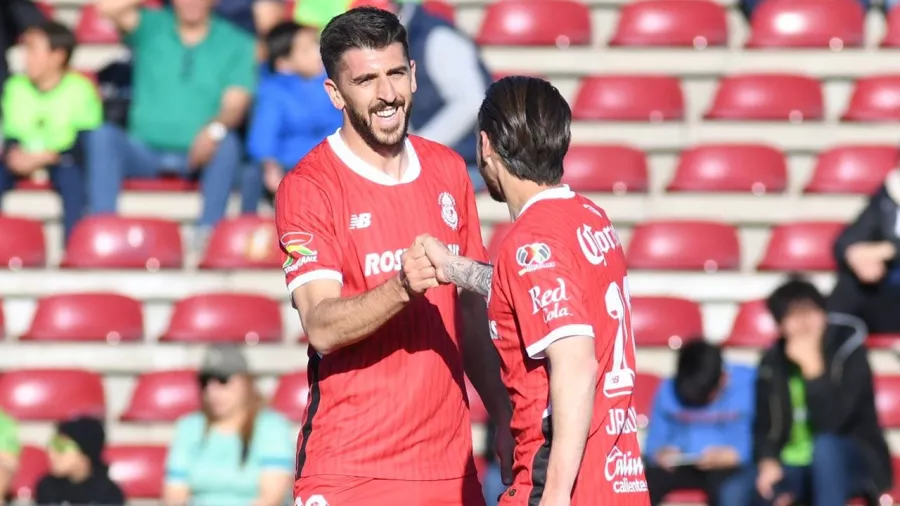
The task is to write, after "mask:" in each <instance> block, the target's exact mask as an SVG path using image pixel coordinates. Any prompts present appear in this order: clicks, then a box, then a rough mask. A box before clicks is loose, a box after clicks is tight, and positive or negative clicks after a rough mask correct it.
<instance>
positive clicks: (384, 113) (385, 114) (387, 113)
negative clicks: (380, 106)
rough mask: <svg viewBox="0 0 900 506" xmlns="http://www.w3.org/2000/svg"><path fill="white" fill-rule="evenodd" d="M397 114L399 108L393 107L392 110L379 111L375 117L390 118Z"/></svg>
mask: <svg viewBox="0 0 900 506" xmlns="http://www.w3.org/2000/svg"><path fill="white" fill-rule="evenodd" d="M396 113H397V108H396V107H392V108H390V109H384V110H381V111H378V112H376V113H375V115H376V116H378V117H379V118H390V117H391V116H393V115H394V114H396Z"/></svg>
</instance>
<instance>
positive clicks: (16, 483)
mask: <svg viewBox="0 0 900 506" xmlns="http://www.w3.org/2000/svg"><path fill="white" fill-rule="evenodd" d="M49 470H50V461H49V460H48V459H47V453H46V452H44V450H42V449H41V448H37V447H35V446H23V447H22V451H21V452H20V453H19V468H18V469H17V470H16V475H15V476H13V480H12V485H11V486H10V493H11V494H12V496H13V497H14V498H16V499H20V500H22V501H30V500H33V499H34V494H35V488H36V487H37V484H38V481H40V479H41V478H43V477H44V475H46V474H47V472H48V471H49Z"/></svg>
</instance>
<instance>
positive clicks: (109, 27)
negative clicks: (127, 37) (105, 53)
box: [75, 3, 119, 44]
mask: <svg viewBox="0 0 900 506" xmlns="http://www.w3.org/2000/svg"><path fill="white" fill-rule="evenodd" d="M75 38H77V39H78V43H79V44H116V43H118V42H119V31H118V30H117V29H116V27H115V25H113V24H112V22H111V21H109V20H108V19H106V18H104V17H103V16H101V15H100V13H99V12H97V7H96V6H95V5H94V4H93V3H87V4H84V6H83V7H82V8H81V16H80V17H79V18H78V24H77V25H75Z"/></svg>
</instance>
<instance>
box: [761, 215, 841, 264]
mask: <svg viewBox="0 0 900 506" xmlns="http://www.w3.org/2000/svg"><path fill="white" fill-rule="evenodd" d="M844 226H845V224H844V223H840V222H812V221H811V222H799V223H787V224H783V225H776V226H775V227H773V228H772V235H771V237H770V238H769V245H768V246H767V247H766V253H765V255H764V256H763V260H762V262H760V264H759V267H758V268H759V270H763V271H807V270H813V271H832V270H834V269H835V263H834V256H833V254H832V250H833V248H834V241H835V240H836V239H837V236H838V234H840V233H841V230H843V229H844Z"/></svg>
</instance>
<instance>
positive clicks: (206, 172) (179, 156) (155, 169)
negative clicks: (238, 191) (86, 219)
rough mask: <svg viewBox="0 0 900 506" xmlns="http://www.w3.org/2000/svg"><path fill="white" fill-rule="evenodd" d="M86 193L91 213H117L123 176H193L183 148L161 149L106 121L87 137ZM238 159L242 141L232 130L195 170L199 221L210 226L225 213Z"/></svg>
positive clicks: (145, 177) (201, 224)
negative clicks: (117, 202) (181, 150)
mask: <svg viewBox="0 0 900 506" xmlns="http://www.w3.org/2000/svg"><path fill="white" fill-rule="evenodd" d="M87 162H88V163H87V168H88V196H89V198H90V210H91V212H92V213H104V214H106V213H115V212H116V200H117V198H118V196H119V192H120V191H121V189H122V182H123V181H124V180H125V178H144V179H153V178H157V177H159V176H161V175H164V174H172V175H178V176H180V177H183V178H186V179H187V178H191V177H194V176H195V174H192V173H191V171H190V170H189V168H188V164H187V153H185V152H163V151H159V150H156V149H153V148H151V147H150V146H148V145H146V144H144V143H143V142H141V141H139V140H137V139H135V138H133V137H131V136H129V135H128V134H127V133H126V132H125V131H124V130H122V129H121V128H119V127H118V126H115V125H110V124H105V125H103V126H102V127H100V128H98V129H97V130H95V131H93V132H91V134H90V135H89V136H88V139H87ZM240 165H241V143H240V140H239V139H238V136H237V135H236V134H234V133H233V132H229V133H228V135H226V136H225V138H224V139H222V142H220V143H219V148H218V149H217V150H216V153H215V155H213V159H212V160H211V161H210V162H209V163H208V164H207V165H206V166H205V167H203V168H202V170H200V171H199V179H200V194H201V195H202V196H203V210H202V212H201V214H200V220H199V222H198V224H199V225H200V226H204V227H211V226H214V225H215V224H216V223H218V222H219V220H221V219H222V218H223V217H224V216H225V208H226V207H227V205H228V197H229V195H230V194H231V189H232V188H233V186H234V181H235V179H236V178H237V173H238V168H239V167H240Z"/></svg>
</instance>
